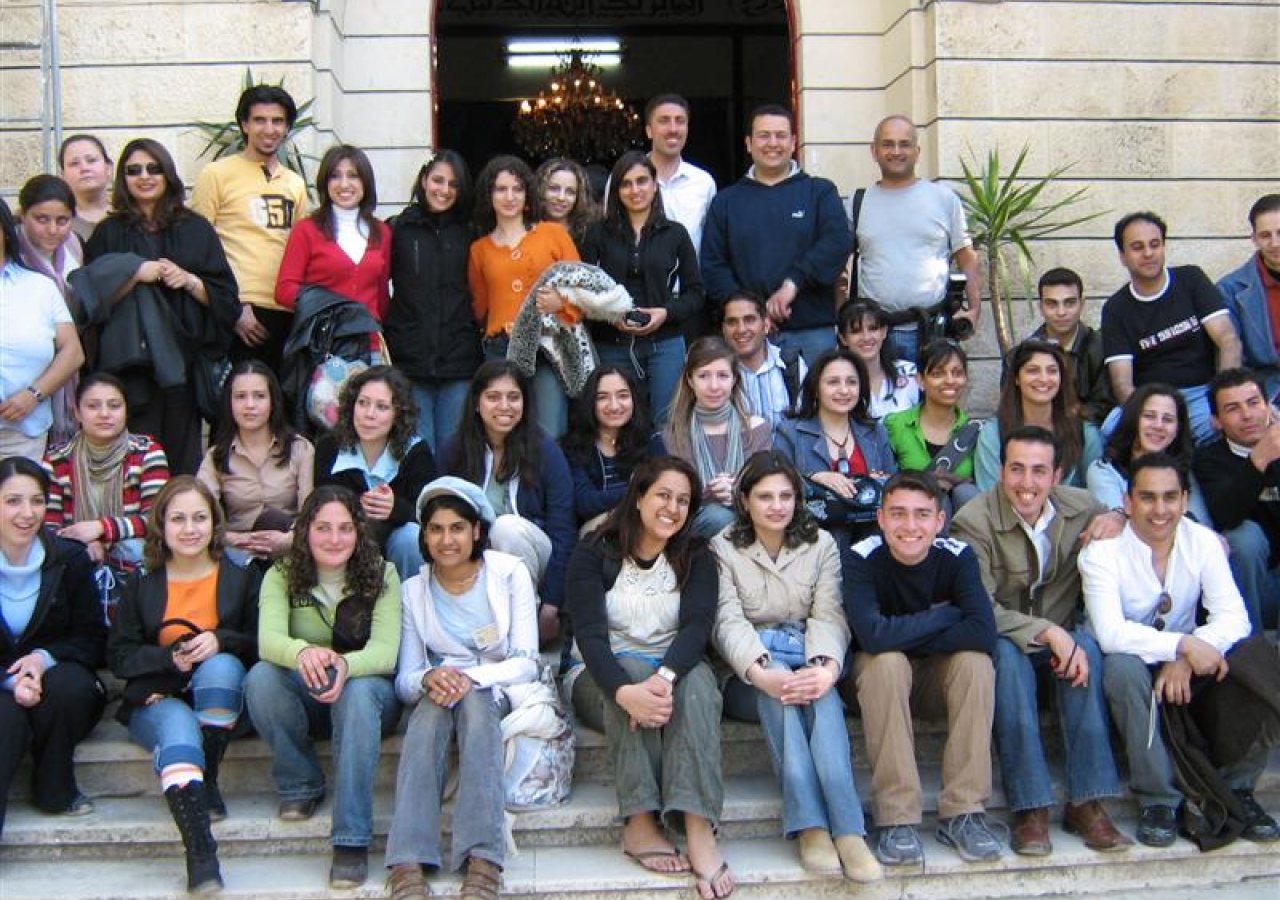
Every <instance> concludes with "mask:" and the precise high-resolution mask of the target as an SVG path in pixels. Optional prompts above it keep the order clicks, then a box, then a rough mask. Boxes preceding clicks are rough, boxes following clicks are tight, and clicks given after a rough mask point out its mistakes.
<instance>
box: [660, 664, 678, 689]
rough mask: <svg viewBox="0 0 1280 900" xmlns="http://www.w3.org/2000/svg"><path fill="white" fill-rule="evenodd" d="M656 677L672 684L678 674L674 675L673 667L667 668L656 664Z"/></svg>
mask: <svg viewBox="0 0 1280 900" xmlns="http://www.w3.org/2000/svg"><path fill="white" fill-rule="evenodd" d="M658 677H659V678H661V679H662V680H664V681H665V682H666V683H667V684H670V685H672V686H674V685H675V683H676V678H677V677H679V676H677V675H676V673H675V670H674V669H669V668H667V667H666V666H658Z"/></svg>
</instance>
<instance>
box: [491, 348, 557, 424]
mask: <svg viewBox="0 0 1280 900" xmlns="http://www.w3.org/2000/svg"><path fill="white" fill-rule="evenodd" d="M507 344H508V340H507V336H506V335H504V334H500V335H496V336H494V337H487V338H485V339H484V358H485V359H486V360H490V359H506V358H507ZM529 389H530V390H531V391H532V392H533V403H534V416H535V418H536V419H537V422H538V427H539V428H541V429H542V430H543V432H544V433H546V435H547V436H548V437H550V438H552V439H553V440H557V441H558V440H560V437H561V436H562V435H563V434H564V433H565V432H566V431H568V430H569V395H568V394H566V393H565V392H564V385H563V384H561V383H560V377H559V376H558V375H556V373H555V370H554V369H552V368H551V364H550V363H549V362H547V361H546V360H545V359H543V358H542V356H541V354H539V356H538V367H537V368H536V369H534V371H533V380H532V383H531V384H530V386H529Z"/></svg>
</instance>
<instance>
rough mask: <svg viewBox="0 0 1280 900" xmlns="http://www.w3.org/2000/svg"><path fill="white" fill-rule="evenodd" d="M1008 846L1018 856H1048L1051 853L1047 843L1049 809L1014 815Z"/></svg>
mask: <svg viewBox="0 0 1280 900" xmlns="http://www.w3.org/2000/svg"><path fill="white" fill-rule="evenodd" d="M1009 846H1010V847H1012V848H1013V852H1014V853H1017V854H1018V855H1019V856H1048V855H1049V854H1050V853H1052V852H1053V844H1052V843H1051V842H1050V841H1049V807H1047V806H1042V807H1040V808H1039V809H1024V810H1022V811H1021V812H1018V813H1015V814H1014V819H1013V832H1012V833H1011V834H1010V836H1009Z"/></svg>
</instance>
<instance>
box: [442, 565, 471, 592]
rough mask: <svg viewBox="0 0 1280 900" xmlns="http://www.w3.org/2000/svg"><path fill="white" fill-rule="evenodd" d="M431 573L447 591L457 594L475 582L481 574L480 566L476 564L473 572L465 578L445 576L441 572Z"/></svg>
mask: <svg viewBox="0 0 1280 900" xmlns="http://www.w3.org/2000/svg"><path fill="white" fill-rule="evenodd" d="M431 574H432V576H433V577H434V578H435V580H436V581H437V582H439V584H440V586H441V587H443V588H444V589H445V590H446V591H448V592H449V593H451V594H457V593H461V592H463V591H465V590H467V589H468V588H469V587H471V585H473V584H475V581H476V578H478V577H479V576H480V567H479V566H476V567H475V569H474V570H473V571H472V573H471V574H470V575H467V576H466V577H464V578H444V577H442V576H441V575H440V573H439V572H432V573H431Z"/></svg>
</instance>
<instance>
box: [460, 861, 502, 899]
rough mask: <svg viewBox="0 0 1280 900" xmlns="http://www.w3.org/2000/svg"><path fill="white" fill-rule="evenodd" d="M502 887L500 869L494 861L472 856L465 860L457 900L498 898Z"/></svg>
mask: <svg viewBox="0 0 1280 900" xmlns="http://www.w3.org/2000/svg"><path fill="white" fill-rule="evenodd" d="M500 887H502V869H501V868H499V867H498V865H497V864H496V863H491V862H489V860H487V859H480V858H479V857H476V856H473V857H471V858H470V859H469V860H468V862H467V874H466V875H465V876H464V877H463V879H462V891H461V892H460V893H459V894H458V898H459V900H498V889H499V888H500Z"/></svg>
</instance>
